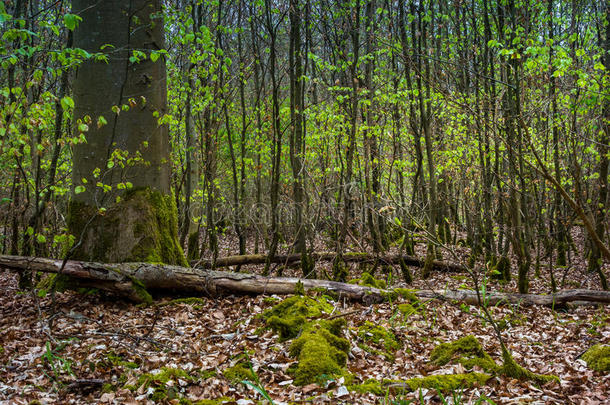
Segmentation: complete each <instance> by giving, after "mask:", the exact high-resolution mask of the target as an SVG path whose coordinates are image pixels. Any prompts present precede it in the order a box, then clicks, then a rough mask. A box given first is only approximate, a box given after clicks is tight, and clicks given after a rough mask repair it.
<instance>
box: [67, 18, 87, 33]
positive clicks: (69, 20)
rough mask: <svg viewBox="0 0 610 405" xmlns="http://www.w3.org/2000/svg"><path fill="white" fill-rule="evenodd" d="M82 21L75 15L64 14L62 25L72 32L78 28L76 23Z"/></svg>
mask: <svg viewBox="0 0 610 405" xmlns="http://www.w3.org/2000/svg"><path fill="white" fill-rule="evenodd" d="M80 21H83V19H82V18H81V17H79V16H77V15H76V14H65V15H64V25H65V26H66V28H67V29H69V30H70V31H74V28H76V27H78V23H79V22H80Z"/></svg>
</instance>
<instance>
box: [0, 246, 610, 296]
mask: <svg viewBox="0 0 610 405" xmlns="http://www.w3.org/2000/svg"><path fill="white" fill-rule="evenodd" d="M61 266H62V260H55V259H44V258H37V257H24V256H0V267H3V268H6V269H9V270H13V271H17V272H22V271H40V272H46V273H58V272H59V271H60V269H61V268H62V267H61ZM61 273H62V274H64V275H67V276H70V277H74V278H76V279H78V282H79V284H81V285H86V286H91V287H95V288H98V289H101V290H105V291H110V292H113V293H116V294H120V295H122V296H124V297H126V298H128V299H131V300H133V301H138V302H140V301H143V300H145V298H146V295H147V294H146V292H145V291H144V292H142V288H143V287H144V288H146V289H150V290H152V289H154V290H165V291H168V292H176V293H181V294H185V293H186V294H193V295H207V296H211V297H215V296H221V295H227V294H278V295H286V294H293V293H294V292H295V290H296V289H297V287H298V283H300V284H302V286H303V289H304V290H305V291H307V290H312V289H315V290H326V291H331V292H334V293H336V294H338V295H339V296H340V297H344V298H347V299H350V300H356V301H363V302H365V303H373V302H381V301H384V300H385V299H387V297H388V293H389V292H390V291H384V290H380V289H377V288H371V287H365V286H360V285H356V284H348V283H339V282H335V281H328V280H310V279H299V278H295V277H263V276H259V275H255V274H246V273H232V272H227V271H216V270H202V269H196V268H185V267H180V266H171V265H165V264H152V263H119V264H104V263H94V262H81V261H76V260H68V261H67V262H66V264H65V266H64V268H63V270H61ZM299 287H300V286H299ZM413 293H414V294H415V295H416V296H417V297H420V298H428V299H441V300H448V301H457V302H464V303H466V304H470V305H478V299H477V294H476V292H475V291H469V290H448V291H443V292H438V291H431V290H419V291H413ZM484 299H485V300H486V302H487V304H489V305H502V304H521V305H560V304H566V303H569V302H574V301H583V302H588V303H603V304H609V303H610V292H608V291H597V290H563V291H560V292H558V293H556V294H553V295H537V294H511V293H487V295H486V296H484Z"/></svg>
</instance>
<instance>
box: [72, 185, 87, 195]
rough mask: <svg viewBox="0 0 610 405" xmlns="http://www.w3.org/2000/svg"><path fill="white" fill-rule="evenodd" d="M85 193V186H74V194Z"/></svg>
mask: <svg viewBox="0 0 610 405" xmlns="http://www.w3.org/2000/svg"><path fill="white" fill-rule="evenodd" d="M84 191H85V186H76V187H74V194H80V193H82V192H84Z"/></svg>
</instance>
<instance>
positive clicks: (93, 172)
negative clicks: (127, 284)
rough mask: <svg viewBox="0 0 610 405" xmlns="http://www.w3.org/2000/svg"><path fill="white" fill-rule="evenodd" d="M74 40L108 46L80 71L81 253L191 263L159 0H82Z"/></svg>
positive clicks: (76, 183) (72, 222) (75, 175)
mask: <svg viewBox="0 0 610 405" xmlns="http://www.w3.org/2000/svg"><path fill="white" fill-rule="evenodd" d="M72 7H73V12H74V13H75V14H78V15H80V16H81V17H82V19H83V21H82V23H81V24H80V25H79V26H78V27H77V28H76V29H75V31H74V47H75V48H80V49H84V50H86V51H87V52H90V53H95V52H100V51H101V52H104V53H105V56H106V58H107V60H105V61H103V60H97V59H89V60H86V61H85V62H83V63H82V64H81V65H80V66H79V67H78V71H77V73H76V76H75V79H74V104H75V108H74V124H75V128H76V129H77V130H78V132H79V133H81V132H82V133H83V134H86V138H87V142H85V143H80V144H78V145H76V146H75V147H74V159H73V161H74V168H73V172H72V184H73V189H72V199H71V202H70V207H69V218H68V227H69V229H70V233H72V234H74V235H76V244H75V246H74V248H73V250H72V251H71V254H72V257H74V258H79V259H83V260H95V261H103V262H122V261H155V262H163V263H174V264H185V259H184V254H183V252H182V249H181V247H180V245H179V241H178V236H177V215H178V214H177V211H176V207H175V204H174V202H173V200H172V197H171V190H170V166H169V137H168V127H167V125H164V124H162V125H160V124H159V119H160V118H162V117H163V116H164V114H165V113H166V112H167V91H166V71H165V59H164V58H163V57H160V58H159V59H158V60H157V61H155V62H153V61H152V59H151V55H152V53H153V52H155V51H158V50H162V49H164V48H165V34H164V28H163V20H162V18H161V16H160V11H161V2H160V1H159V0H129V1H118V0H112V1H110V0H109V1H102V2H100V1H95V0H75V1H74V2H73V3H72Z"/></svg>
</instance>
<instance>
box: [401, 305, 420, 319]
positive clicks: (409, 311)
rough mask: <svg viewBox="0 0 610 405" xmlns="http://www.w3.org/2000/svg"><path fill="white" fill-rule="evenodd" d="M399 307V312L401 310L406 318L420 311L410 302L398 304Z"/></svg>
mask: <svg viewBox="0 0 610 405" xmlns="http://www.w3.org/2000/svg"><path fill="white" fill-rule="evenodd" d="M397 308H398V312H400V313H401V314H402V315H403V316H404V317H405V318H408V317H410V316H411V315H413V314H416V313H417V312H418V311H417V308H415V307H414V306H413V305H411V304H409V303H404V304H398V306H397Z"/></svg>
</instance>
